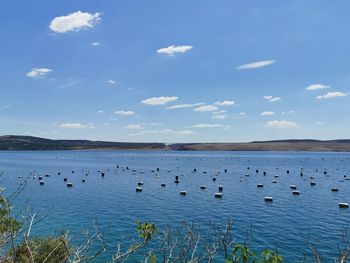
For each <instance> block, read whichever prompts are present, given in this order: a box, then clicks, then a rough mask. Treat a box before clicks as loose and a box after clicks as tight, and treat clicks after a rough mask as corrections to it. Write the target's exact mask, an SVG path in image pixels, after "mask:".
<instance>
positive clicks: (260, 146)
mask: <svg viewBox="0 0 350 263" xmlns="http://www.w3.org/2000/svg"><path fill="white" fill-rule="evenodd" d="M99 149H100V150H173V151H310V152H350V140H347V139H342V140H328V141H320V140H310V139H306V140H299V139H298V140H276V141H254V142H247V143H178V144H170V145H166V144H164V143H133V142H107V141H89V140H50V139H44V138H39V137H33V136H16V135H4V136H0V150H99Z"/></svg>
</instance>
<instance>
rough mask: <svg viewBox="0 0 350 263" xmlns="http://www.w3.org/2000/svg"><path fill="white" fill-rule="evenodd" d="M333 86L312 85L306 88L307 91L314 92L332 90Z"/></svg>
mask: <svg viewBox="0 0 350 263" xmlns="http://www.w3.org/2000/svg"><path fill="white" fill-rule="evenodd" d="M330 87H331V86H328V85H323V84H312V85H310V86H308V87H307V88H306V90H310V91H313V90H322V89H328V88H330Z"/></svg>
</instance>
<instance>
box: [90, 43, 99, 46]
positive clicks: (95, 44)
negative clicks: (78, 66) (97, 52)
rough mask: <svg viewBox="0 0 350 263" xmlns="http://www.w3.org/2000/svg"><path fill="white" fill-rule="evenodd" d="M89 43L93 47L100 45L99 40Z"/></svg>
mask: <svg viewBox="0 0 350 263" xmlns="http://www.w3.org/2000/svg"><path fill="white" fill-rule="evenodd" d="M91 45H92V46H94V47H97V46H99V45H100V42H93V43H91Z"/></svg>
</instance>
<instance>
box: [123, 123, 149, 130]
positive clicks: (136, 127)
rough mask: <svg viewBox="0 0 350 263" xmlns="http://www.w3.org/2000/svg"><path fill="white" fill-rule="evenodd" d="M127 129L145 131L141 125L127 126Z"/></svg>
mask: <svg viewBox="0 0 350 263" xmlns="http://www.w3.org/2000/svg"><path fill="white" fill-rule="evenodd" d="M125 128H126V129H130V130H142V129H144V127H143V126H142V125H140V124H129V125H127V126H125Z"/></svg>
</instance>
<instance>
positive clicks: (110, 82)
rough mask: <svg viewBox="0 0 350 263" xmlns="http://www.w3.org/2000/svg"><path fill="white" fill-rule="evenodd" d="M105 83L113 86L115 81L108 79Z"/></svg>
mask: <svg viewBox="0 0 350 263" xmlns="http://www.w3.org/2000/svg"><path fill="white" fill-rule="evenodd" d="M106 82H107V83H108V84H111V85H114V84H115V81H114V80H112V79H109V80H107V81H106Z"/></svg>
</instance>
